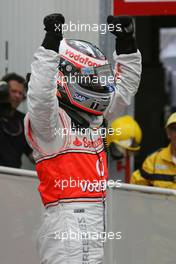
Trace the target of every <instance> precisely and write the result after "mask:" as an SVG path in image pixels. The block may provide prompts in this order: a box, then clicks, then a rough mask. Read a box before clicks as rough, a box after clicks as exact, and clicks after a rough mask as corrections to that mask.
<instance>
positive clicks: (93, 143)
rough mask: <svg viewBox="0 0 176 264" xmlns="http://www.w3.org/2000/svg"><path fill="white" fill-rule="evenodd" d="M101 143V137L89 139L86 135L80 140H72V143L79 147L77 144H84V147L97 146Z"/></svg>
mask: <svg viewBox="0 0 176 264" xmlns="http://www.w3.org/2000/svg"><path fill="white" fill-rule="evenodd" d="M102 144H103V139H102V138H101V137H99V138H98V139H96V140H90V139H88V138H87V137H84V138H83V139H82V140H81V139H78V138H77V137H76V139H75V140H74V141H73V145H75V146H77V147H79V146H84V147H85V148H97V147H99V146H101V145H102Z"/></svg>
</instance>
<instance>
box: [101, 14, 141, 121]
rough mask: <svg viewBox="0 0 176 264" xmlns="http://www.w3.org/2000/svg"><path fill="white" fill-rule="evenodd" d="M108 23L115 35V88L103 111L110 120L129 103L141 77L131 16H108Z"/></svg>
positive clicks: (139, 55)
mask: <svg viewBox="0 0 176 264" xmlns="http://www.w3.org/2000/svg"><path fill="white" fill-rule="evenodd" d="M107 21H108V24H111V25H114V27H113V30H110V31H111V33H112V34H114V35H115V36H116V46H115V52H114V54H113V58H114V60H115V69H114V75H115V80H116V90H115V94H114V96H113V98H112V101H111V104H110V106H109V108H108V109H107V111H106V113H105V117H106V118H107V119H108V120H109V121H110V120H113V119H115V118H116V117H117V114H118V112H120V111H122V110H124V108H125V107H126V106H128V105H130V103H131V99H132V97H133V96H134V95H135V94H136V92H137V90H138V87H139V82H140V77H141V68H142V67H141V54H140V52H139V50H137V45H136V40H135V36H134V25H133V20H132V18H131V17H128V16H123V17H113V16H109V17H108V20H107Z"/></svg>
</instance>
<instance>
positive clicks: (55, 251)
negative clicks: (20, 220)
mask: <svg viewBox="0 0 176 264" xmlns="http://www.w3.org/2000/svg"><path fill="white" fill-rule="evenodd" d="M107 21H108V25H111V27H109V30H110V28H111V30H110V32H111V33H112V34H114V35H115V36H116V45H115V52H114V54H113V56H114V60H115V70H114V72H113V71H112V69H111V65H110V64H108V61H107V59H106V57H105V56H104V54H103V53H102V52H101V51H100V50H99V49H98V48H97V47H96V46H94V45H93V44H91V43H89V42H86V41H82V40H73V39H64V38H63V35H62V25H63V24H64V23H65V19H64V17H63V15H62V14H51V15H48V16H46V17H45V18H44V26H45V31H46V35H45V38H44V40H43V43H42V45H41V47H39V49H38V50H37V52H36V53H35V55H34V62H33V63H32V65H31V78H30V82H29V89H28V114H27V116H26V119H25V127H26V136H27V139H28V141H29V143H30V145H31V146H32V148H33V150H34V157H35V162H36V170H37V174H38V177H39V180H40V184H39V187H38V190H39V193H40V195H41V199H42V201H43V204H44V206H45V213H44V221H43V224H42V226H41V228H40V230H39V233H38V250H39V256H40V263H43V264H44V263H45V264H66V263H74V264H100V263H103V259H104V249H103V248H104V244H103V241H104V239H103V236H102V234H103V235H105V196H106V190H105V184H104V182H106V180H107V164H106V153H105V150H104V142H103V137H102V135H101V128H102V127H103V126H104V123H105V122H103V120H104V118H106V119H107V120H108V121H110V120H112V119H114V118H116V116H117V112H118V111H121V110H122V109H124V107H125V106H127V105H129V104H130V101H131V98H132V96H134V94H135V93H136V91H137V89H138V86H139V81H140V74H141V55H140V52H139V51H138V50H137V47H136V42H135V37H134V26H133V20H132V18H131V17H125V16H124V17H113V16H109V17H108V20H107ZM119 26H120V30H119ZM73 77H74V78H73ZM87 77H88V78H87ZM102 77H105V78H102Z"/></svg>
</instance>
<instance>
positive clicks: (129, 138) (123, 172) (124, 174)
mask: <svg viewBox="0 0 176 264" xmlns="http://www.w3.org/2000/svg"><path fill="white" fill-rule="evenodd" d="M109 128H111V129H112V131H114V133H112V134H110V133H108V134H107V143H108V147H109V152H110V155H109V156H110V157H109V163H110V164H109V174H110V177H109V178H110V179H113V180H115V179H117V178H118V179H119V180H121V181H125V182H129V181H130V175H131V173H130V171H131V168H130V167H131V166H130V165H131V159H130V157H131V156H133V155H135V154H136V153H138V152H139V150H140V143H141V140H142V130H141V128H140V126H139V124H138V123H137V122H136V121H135V120H134V119H133V117H131V116H129V115H125V116H121V117H118V118H117V119H115V120H114V121H113V122H112V123H111V124H110V126H109Z"/></svg>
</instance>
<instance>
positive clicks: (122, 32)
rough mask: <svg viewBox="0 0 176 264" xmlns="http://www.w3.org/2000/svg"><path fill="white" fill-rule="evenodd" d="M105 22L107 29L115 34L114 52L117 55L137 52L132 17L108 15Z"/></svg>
mask: <svg viewBox="0 0 176 264" xmlns="http://www.w3.org/2000/svg"><path fill="white" fill-rule="evenodd" d="M107 23H108V25H109V31H110V32H111V33H112V34H114V35H115V36H116V53H117V54H118V55H120V54H130V53H134V52H137V45H136V39H135V36H134V22H133V18H132V17H130V16H108V18H107Z"/></svg>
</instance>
